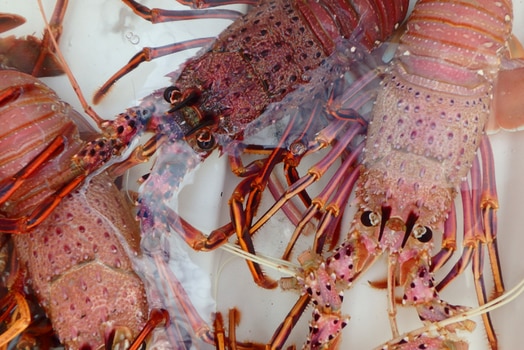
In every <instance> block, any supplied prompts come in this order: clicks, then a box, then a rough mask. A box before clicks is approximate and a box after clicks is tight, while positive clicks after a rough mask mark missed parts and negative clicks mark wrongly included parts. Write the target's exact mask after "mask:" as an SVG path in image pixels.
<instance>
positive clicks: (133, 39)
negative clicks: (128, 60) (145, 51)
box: [126, 31, 140, 45]
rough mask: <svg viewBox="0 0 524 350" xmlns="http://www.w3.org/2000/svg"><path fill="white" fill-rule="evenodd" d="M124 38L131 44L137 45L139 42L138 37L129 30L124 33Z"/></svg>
mask: <svg viewBox="0 0 524 350" xmlns="http://www.w3.org/2000/svg"><path fill="white" fill-rule="evenodd" d="M126 39H127V41H129V42H130V43H131V44H133V45H138V44H139V43H140V37H139V36H138V35H137V34H135V33H133V32H131V31H130V32H127V33H126Z"/></svg>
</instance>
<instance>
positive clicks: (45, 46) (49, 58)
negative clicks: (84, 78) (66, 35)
mask: <svg viewBox="0 0 524 350" xmlns="http://www.w3.org/2000/svg"><path fill="white" fill-rule="evenodd" d="M67 4H68V0H59V1H57V3H56V5H55V10H54V12H53V16H52V18H51V21H50V26H51V28H52V32H53V33H52V34H51V33H49V32H46V33H45V34H44V37H43V39H42V40H40V39H37V38H35V37H34V36H27V37H26V38H23V39H18V38H14V37H8V38H5V39H4V38H3V39H0V56H1V57H2V61H3V62H2V63H3V65H5V66H7V67H13V68H16V69H17V70H19V71H22V72H25V73H29V74H31V75H33V76H35V77H46V76H56V75H60V74H63V73H64V71H63V70H62V65H61V64H60V61H59V59H58V58H57V57H56V55H55V51H54V49H53V45H52V44H51V40H50V35H53V36H54V37H55V39H56V40H58V39H59V37H60V34H61V31H62V20H63V18H64V15H65V11H66V8H67ZM1 18H2V20H1V21H0V22H1V24H0V32H3V31H7V30H9V29H12V28H14V27H16V26H18V25H21V24H22V23H24V22H25V20H23V18H20V17H19V16H15V15H2V17H1Z"/></svg>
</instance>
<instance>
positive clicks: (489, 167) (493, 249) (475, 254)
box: [437, 136, 504, 348]
mask: <svg viewBox="0 0 524 350" xmlns="http://www.w3.org/2000/svg"><path fill="white" fill-rule="evenodd" d="M480 154H481V157H482V177H483V181H482V187H481V181H480V174H481V171H480V168H479V165H478V161H476V162H475V163H474V164H473V167H472V171H471V179H472V187H473V189H472V190H471V198H464V196H465V194H467V193H468V192H470V191H469V189H467V188H463V190H462V194H463V203H464V213H465V227H464V232H465V238H464V242H465V243H464V245H465V250H464V253H463V255H462V257H461V258H460V260H459V261H458V262H457V263H456V264H455V266H454V267H453V269H452V270H451V271H450V272H449V273H448V275H447V276H446V277H444V279H443V280H442V281H441V282H440V283H439V285H438V286H437V290H442V289H443V288H445V286H447V285H448V284H449V283H450V282H451V281H452V280H453V279H454V278H455V277H456V276H457V275H459V274H460V273H462V272H463V271H464V269H465V268H466V266H467V264H468V263H469V262H470V261H472V263H473V264H472V269H473V275H474V280H475V289H476V293H477V298H478V301H479V305H484V304H485V303H486V302H487V301H488V297H487V295H486V290H485V287H484V276H483V272H482V271H483V256H484V246H486V248H487V251H488V256H489V260H490V266H491V271H492V276H493V279H494V284H495V297H496V296H500V295H501V294H502V293H503V292H504V283H503V280H502V273H501V268H500V262H499V259H498V249H497V244H496V212H495V210H496V209H497V208H498V201H497V194H496V187H495V179H494V168H493V155H492V151H491V146H490V144H489V140H488V139H487V137H486V136H485V137H484V138H483V139H482V142H481V145H480ZM466 185H467V184H466V183H464V184H463V187H465V186H466ZM477 188H482V193H481V194H478V193H477V192H478V190H477ZM468 197H469V196H468ZM470 203H471V204H470ZM480 211H482V214H481V213H480ZM468 219H469V220H468ZM481 223H482V226H481V227H480V225H481ZM482 319H483V322H484V327H485V330H486V333H487V336H488V340H489V342H490V344H491V346H492V347H493V348H496V346H497V337H496V334H495V331H494V329H493V325H492V322H491V318H490V315H489V313H486V314H483V315H482Z"/></svg>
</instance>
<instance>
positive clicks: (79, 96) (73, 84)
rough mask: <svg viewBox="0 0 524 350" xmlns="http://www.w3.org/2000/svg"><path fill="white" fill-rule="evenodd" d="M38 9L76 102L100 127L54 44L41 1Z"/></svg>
mask: <svg viewBox="0 0 524 350" xmlns="http://www.w3.org/2000/svg"><path fill="white" fill-rule="evenodd" d="M37 2H38V7H39V9H40V13H41V14H42V18H43V20H44V24H45V28H46V30H47V32H48V33H49V38H50V39H51V42H52V43H53V47H54V49H55V52H56V55H57V56H58V59H59V61H60V63H61V64H62V68H63V69H64V72H65V73H66V75H67V78H68V79H69V83H70V84H71V87H72V88H73V90H74V91H75V93H76V95H77V96H78V100H79V101H80V104H81V105H82V107H83V108H84V111H85V112H86V113H87V115H89V116H90V117H91V119H93V121H94V122H95V123H96V124H97V125H98V126H99V127H100V125H101V124H102V123H103V122H105V119H102V118H101V117H100V116H99V115H98V114H97V113H96V112H95V111H94V110H93V109H92V108H91V106H90V105H89V104H88V103H87V101H86V99H85V98H84V95H83V94H82V90H80V86H79V85H78V82H77V81H76V79H75V77H74V75H73V72H71V69H70V68H69V65H68V64H67V61H66V59H65V58H64V55H62V51H61V50H60V48H59V47H58V43H57V42H56V39H55V36H54V35H53V31H52V29H51V27H50V25H49V21H48V20H47V16H46V14H45V11H44V6H43V5H42V0H37Z"/></svg>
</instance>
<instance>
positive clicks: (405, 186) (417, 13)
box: [254, 0, 523, 349]
mask: <svg viewBox="0 0 524 350" xmlns="http://www.w3.org/2000/svg"><path fill="white" fill-rule="evenodd" d="M480 3H482V2H480V1H476V2H472V1H446V2H437V1H424V0H423V1H420V2H418V3H417V5H416V7H415V10H414V12H413V14H412V16H411V17H410V20H409V22H408V30H407V33H406V34H405V35H404V36H403V37H402V39H401V43H400V45H399V48H398V49H397V53H396V56H395V59H394V61H393V63H392V64H391V65H390V66H388V67H387V68H386V70H385V73H384V80H383V82H382V88H381V89H380V90H379V93H378V97H377V100H376V102H375V107H374V109H373V111H372V116H373V119H372V120H371V122H370V125H369V128H368V133H367V135H368V136H367V139H366V146H365V149H364V151H363V153H364V155H363V161H362V166H361V170H360V169H359V168H357V169H352V170H351V169H350V171H351V173H352V174H353V175H355V176H356V175H359V180H358V183H357V189H356V198H357V199H356V201H355V204H356V206H357V213H356V214H355V217H354V220H353V223H352V228H351V230H350V233H349V235H348V238H347V241H345V242H344V243H343V244H342V245H341V246H340V247H339V248H337V249H336V250H335V252H334V253H333V254H331V255H330V256H329V257H328V258H325V257H322V256H321V255H320V254H321V253H322V252H323V250H322V244H323V243H322V240H321V239H322V236H319V234H318V233H317V237H316V242H315V245H314V249H313V251H312V252H307V253H305V254H304V255H302V256H301V258H300V260H301V263H302V264H303V271H302V274H301V275H300V276H299V277H298V278H297V282H298V285H300V286H301V290H302V296H301V298H300V300H299V302H297V304H296V305H295V307H294V308H293V310H292V311H291V312H290V314H289V316H288V318H287V319H286V321H285V322H284V323H283V324H282V325H281V328H280V329H279V332H278V333H277V334H276V335H275V336H274V337H273V339H272V340H276V341H278V343H277V344H276V345H275V344H272V345H273V346H275V347H280V346H281V345H282V338H283V337H284V334H285V332H282V329H286V331H288V329H287V328H289V325H290V324H293V323H294V322H295V321H296V318H297V317H298V316H299V315H300V314H301V313H302V311H303V310H304V308H305V307H306V306H307V305H308V303H309V300H313V304H315V311H314V321H312V323H311V326H310V332H311V333H310V336H309V338H308V347H311V348H326V347H330V346H333V344H336V343H337V341H339V340H338V332H339V331H340V329H341V328H342V327H343V326H345V324H346V323H347V319H346V318H345V317H343V316H342V314H341V310H340V307H341V303H342V294H341V292H342V291H343V290H344V289H346V288H347V287H349V285H351V284H352V283H353V282H354V280H355V279H356V278H357V277H360V276H361V274H362V273H363V272H364V271H365V270H367V269H368V268H369V266H370V265H371V264H372V263H373V262H375V261H376V260H377V258H378V257H379V256H380V255H381V254H382V253H384V252H387V257H388V266H389V268H388V277H387V288H388V300H389V302H388V315H389V318H390V325H391V329H392V333H393V336H394V337H397V336H398V334H399V331H398V328H397V322H396V316H395V315H396V311H395V310H396V301H395V293H394V289H395V287H396V286H397V285H399V286H402V287H403V288H404V295H403V303H406V304H410V305H413V306H415V307H416V309H417V312H418V314H419V317H420V319H421V320H423V321H424V322H436V321H439V320H442V319H445V318H448V317H450V316H452V315H454V314H457V313H460V312H462V311H463V310H464V309H463V308H462V307H455V306H452V305H449V304H448V303H446V302H444V301H442V300H441V299H440V298H439V296H438V291H440V290H441V289H443V288H444V287H445V286H446V285H447V284H448V283H449V282H450V281H451V280H452V279H454V277H455V276H456V275H457V274H458V273H460V272H462V270H463V269H464V268H465V267H466V266H467V264H468V263H469V262H470V261H473V263H472V264H473V272H474V278H475V288H476V291H477V295H478V299H479V303H480V304H484V303H485V302H486V300H487V298H488V296H487V295H486V291H485V288H484V285H483V264H482V262H483V256H484V252H483V249H484V248H487V250H488V254H489V259H490V263H491V265H492V274H493V277H494V280H495V293H496V294H500V293H502V291H503V284H502V277H501V272H500V267H499V263H498V256H497V249H496V240H495V238H496V216H495V210H496V209H497V208H498V202H497V196H496V192H495V189H494V178H493V168H492V165H493V160H492V159H490V154H491V149H490V148H489V141H488V140H487V137H486V136H485V135H483V134H484V130H485V128H486V123H487V119H488V117H489V115H490V111H491V110H493V111H494V113H496V117H497V118H499V119H500V118H501V119H502V120H504V118H505V117H506V118H507V117H508V114H507V110H508V109H507V108H500V107H501V104H502V106H504V107H506V105H505V104H504V101H505V100H504V98H505V96H503V95H504V94H502V95H501V91H504V89H510V88H512V87H511V86H509V85H505V84H507V81H505V79H507V74H505V72H503V71H504V70H505V69H511V73H509V74H516V75H517V76H520V77H522V74H523V73H522V68H521V67H522V61H521V60H513V61H509V60H508V58H509V55H508V51H507V47H508V46H509V45H508V41H509V40H510V34H511V20H512V9H511V3H510V2H483V3H482V5H480ZM499 72H501V74H498V73H499ZM497 74H498V78H499V80H498V81H497V79H496V78H497ZM504 75H506V76H504ZM495 82H497V84H498V86H497V88H496V89H495V88H494V85H495ZM493 94H495V101H496V102H497V103H498V105H496V107H493V106H492V101H491V100H492V95H493ZM516 104H517V105H521V104H519V103H516ZM504 109H505V111H504ZM504 112H506V113H504ZM511 112H512V113H514V114H516V116H517V117H518V116H519V115H522V112H521V111H519V110H518V109H515V110H512V111H511ZM510 117H513V115H510ZM514 119H515V118H514ZM501 124H502V125H503V126H504V127H508V126H510V127H514V126H515V125H514V124H511V120H510V121H509V123H508V121H506V120H504V121H503V122H502V123H501ZM516 124H518V122H517V123H516ZM339 141H341V142H344V140H343V139H342V140H339ZM346 142H347V141H346ZM479 147H480V154H481V155H482V170H481V169H480V162H479V160H478V159H477V158H476V152H477V149H478V148H479ZM448 163H449V164H448ZM316 168H317V169H314V170H315V171H311V173H310V174H308V175H307V176H305V177H304V178H306V177H313V176H314V175H315V173H316V172H319V168H321V163H318V165H317V166H316ZM312 169H313V168H312ZM470 169H472V170H471V175H470V176H471V179H470V181H471V185H470V184H469V182H467V181H464V180H465V178H466V175H467V173H468V171H470ZM481 177H483V181H484V182H483V183H482V184H481V179H480V178H481ZM301 180H302V179H301ZM299 182H300V181H299ZM348 185H349V186H352V184H348ZM459 185H460V186H459ZM470 186H471V187H470ZM459 187H460V192H461V195H462V201H463V206H464V212H465V229H464V231H465V236H464V242H463V245H464V254H463V256H462V257H461V258H460V259H459V261H458V262H457V263H456V264H455V265H454V266H453V268H452V270H451V271H450V272H449V273H448V275H447V276H445V277H444V279H443V280H442V281H439V283H438V284H437V282H435V281H434V277H433V275H432V274H433V272H434V271H435V270H440V269H441V267H442V265H443V264H444V263H445V262H446V261H447V260H448V259H449V258H450V256H451V254H452V252H453V251H454V250H455V249H456V241H455V238H456V237H455V234H454V232H455V228H454V227H453V220H454V219H456V217H455V215H456V214H455V210H454V208H453V204H452V203H453V200H454V198H455V196H456V194H457V189H458V188H459ZM300 190H301V187H300V186H292V187H290V188H289V189H288V190H287V191H286V193H285V194H284V195H283V196H282V198H281V200H280V201H278V202H277V204H276V205H275V206H274V207H273V208H271V209H270V210H269V211H268V213H266V214H265V215H264V216H263V220H267V219H268V218H270V217H272V215H273V214H274V213H275V211H276V210H278V209H279V208H280V207H281V206H282V204H283V203H285V202H286V201H287V198H289V197H291V196H292V195H294V194H296V193H298V192H299V191H300ZM480 191H482V193H481V192H480ZM340 196H341V195H340V194H339V195H338V197H340ZM334 198H335V199H333V200H332V202H327V203H324V202H322V206H321V210H325V211H326V212H328V211H329V210H333V212H335V210H334V209H333V208H330V207H333V206H334V203H335V202H336V199H337V196H335V197H334ZM314 209H315V208H314ZM450 210H451V212H450ZM333 215H336V213H335V214H333ZM448 215H449V218H448ZM264 222H265V221H264ZM261 225H262V224H261V223H255V225H254V226H255V227H260V226H261ZM317 230H319V231H322V227H321V226H319V227H318V228H317ZM434 233H439V234H442V237H443V238H442V240H443V244H442V249H441V251H440V252H439V253H438V254H437V255H436V256H434V257H432V256H431V248H432V244H433V234H434ZM483 319H484V323H485V328H486V331H487V336H488V339H489V342H490V346H491V347H492V348H496V347H497V339H496V336H495V333H494V331H493V328H492V326H491V321H490V319H489V317H488V316H487V315H486V316H484V317H483ZM470 326H471V323H470V322H463V323H462V324H458V325H454V326H453V327H451V328H446V329H443V330H442V333H441V335H442V336H443V338H438V337H437V338H424V337H422V338H417V339H404V340H402V341H401V342H400V343H398V344H389V345H388V348H399V349H408V348H415V347H418V348H431V349H433V348H435V349H439V348H442V347H444V346H451V347H453V346H457V347H459V346H460V347H462V346H464V345H465V344H464V343H463V342H462V341H461V340H459V339H457V338H455V337H454V335H453V333H454V332H455V330H456V329H460V328H463V329H469V327H470ZM448 336H449V338H448ZM330 344H331V345H330Z"/></svg>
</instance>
